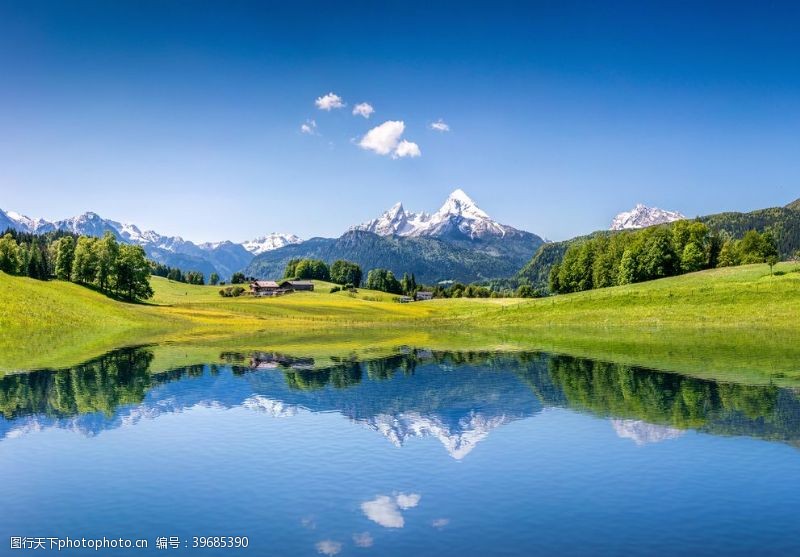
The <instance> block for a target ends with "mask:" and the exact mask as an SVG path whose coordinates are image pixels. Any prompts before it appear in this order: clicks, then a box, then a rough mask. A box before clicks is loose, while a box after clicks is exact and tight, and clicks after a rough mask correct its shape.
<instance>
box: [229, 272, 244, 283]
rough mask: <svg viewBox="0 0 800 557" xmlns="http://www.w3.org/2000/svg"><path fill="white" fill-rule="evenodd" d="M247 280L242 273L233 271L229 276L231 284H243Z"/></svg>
mask: <svg viewBox="0 0 800 557" xmlns="http://www.w3.org/2000/svg"><path fill="white" fill-rule="evenodd" d="M246 281H247V277H245V276H244V273H233V276H232V277H231V284H244V283H245V282H246Z"/></svg>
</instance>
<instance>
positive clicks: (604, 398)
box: [549, 356, 800, 440]
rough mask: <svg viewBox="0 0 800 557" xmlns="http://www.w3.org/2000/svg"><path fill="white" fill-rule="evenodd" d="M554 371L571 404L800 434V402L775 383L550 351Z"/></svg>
mask: <svg viewBox="0 0 800 557" xmlns="http://www.w3.org/2000/svg"><path fill="white" fill-rule="evenodd" d="M549 376H550V378H551V379H552V380H553V382H554V384H556V385H557V386H558V387H559V388H560V389H561V391H562V392H563V393H564V397H565V399H566V401H567V406H569V407H571V408H576V409H582V410H587V411H590V412H592V413H596V414H600V415H603V416H613V417H616V418H633V419H637V420H644V421H646V422H650V423H654V424H663V425H670V426H672V427H677V428H682V429H685V428H694V429H700V430H707V431H711V432H714V433H723V434H732V435H736V434H745V435H755V436H758V437H763V438H769V439H780V440H796V439H798V438H800V431H799V430H800V401H798V397H797V395H796V394H795V393H793V392H791V391H789V390H786V389H779V388H778V387H776V386H774V385H765V386H754V385H740V384H735V383H718V382H715V381H708V380H703V379H696V378H692V377H686V376H683V375H679V374H677V373H664V372H658V371H653V370H648V369H642V368H637V367H632V366H625V365H619V364H611V363H606V362H596V361H592V360H586V359H581V358H573V357H569V356H550V358H549Z"/></svg>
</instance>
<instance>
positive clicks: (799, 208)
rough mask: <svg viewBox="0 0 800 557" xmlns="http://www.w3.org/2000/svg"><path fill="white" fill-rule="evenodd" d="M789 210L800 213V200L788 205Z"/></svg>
mask: <svg viewBox="0 0 800 557" xmlns="http://www.w3.org/2000/svg"><path fill="white" fill-rule="evenodd" d="M786 208H787V209H792V210H793V211H800V199H795V200H794V201H792V202H791V203H789V204H788V205H786Z"/></svg>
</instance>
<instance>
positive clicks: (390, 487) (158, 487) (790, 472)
mask: <svg viewBox="0 0 800 557" xmlns="http://www.w3.org/2000/svg"><path fill="white" fill-rule="evenodd" d="M152 360H153V354H152V350H151V349H150V348H147V347H142V348H133V349H125V350H120V351H116V352H112V353H110V354H107V355H105V356H103V357H101V358H98V359H96V360H93V361H91V362H87V363H86V364H84V365H81V366H78V367H76V368H74V369H69V370H58V371H52V370H43V371H34V372H30V373H27V374H15V375H9V376H5V377H3V378H0V412H1V413H2V418H0V478H2V482H0V500H2V501H3V502H4V504H5V505H4V507H5V511H4V513H3V518H2V520H1V521H0V543H2V545H0V554H3V553H6V552H8V553H10V554H15V553H14V551H12V550H10V538H11V537H12V536H28V537H36V536H42V537H50V536H58V537H66V536H70V537H73V538H79V537H81V536H85V537H93V538H97V537H101V536H107V537H109V538H111V537H124V538H131V539H133V538H143V539H146V540H148V541H149V545H150V548H149V549H148V550H136V549H128V550H120V551H117V552H115V551H113V550H106V551H102V552H99V553H98V554H102V555H115V554H119V555H122V554H128V555H135V554H150V553H154V554H170V553H172V554H175V553H179V554H195V553H196V554H200V555H203V554H206V555H236V554H241V555H315V554H328V555H333V554H341V555H372V554H375V555H412V554H416V555H434V554H435V555H532V554H558V555H586V554H592V555H634V554H635V555H674V554H693V555H719V554H734V555H737V554H738V555H752V554H760V555H768V554H773V555H785V554H797V553H800V541H799V540H798V532H800V515H798V513H797V509H798V508H800V487H798V482H797V479H798V478H800V451H798V444H799V443H800V398H799V397H798V393H797V392H795V391H792V390H787V389H780V388H777V387H774V386H742V385H736V384H725V383H716V382H712V381H706V380H700V379H694V378H690V377H685V376H682V375H678V374H673V373H665V372H659V371H654V370H649V369H643V368H634V367H628V366H620V365H615V364H609V363H604V362H597V361H593V360H588V359H578V358H572V357H567V356H558V355H550V354H545V353H530V354H524V353H523V354H503V353H443V352H431V351H426V350H410V349H405V350H401V351H399V352H398V353H397V354H395V355H393V356H391V357H383V358H376V359H373V360H361V361H357V360H350V359H341V360H336V361H334V362H333V363H332V364H330V365H326V366H320V365H319V364H318V363H317V362H315V361H314V360H313V359H310V358H297V357H292V356H291V355H286V354H273V353H254V354H225V355H223V357H222V358H221V361H226V362H227V363H225V364H219V363H217V364H214V365H198V366H192V367H187V368H180V369H174V370H168V371H160V370H155V369H151V362H152ZM194 536H247V538H248V541H249V547H248V548H247V549H234V550H225V551H222V550H218V549H217V550H214V549H191V548H186V547H183V545H184V544H186V543H188V545H191V544H192V538H193V537H194ZM158 537H167V538H169V537H176V538H178V539H180V544H181V547H180V548H178V549H169V550H167V551H165V550H157V549H155V543H156V538H158ZM18 553H19V552H17V554H18ZM62 553H63V554H67V555H69V554H74V555H79V554H85V551H84V552H81V551H77V550H76V551H72V552H70V551H64V552H62Z"/></svg>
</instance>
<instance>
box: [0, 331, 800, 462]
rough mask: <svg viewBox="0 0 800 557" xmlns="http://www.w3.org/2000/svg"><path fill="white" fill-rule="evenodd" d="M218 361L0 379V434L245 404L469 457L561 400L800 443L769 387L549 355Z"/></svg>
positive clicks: (796, 411) (640, 436)
mask: <svg viewBox="0 0 800 557" xmlns="http://www.w3.org/2000/svg"><path fill="white" fill-rule="evenodd" d="M223 356H224V357H225V359H227V360H229V361H234V362H236V363H235V365H231V366H215V365H211V366H193V367H187V368H181V369H176V370H172V371H169V372H164V373H156V374H153V373H151V372H150V370H149V367H150V363H151V361H152V359H153V356H152V352H151V351H150V349H148V348H146V347H145V348H129V349H123V350H118V351H115V352H111V353H109V354H106V355H105V356H103V357H101V358H97V359H95V360H92V361H89V362H86V363H85V364H82V365H80V366H77V367H75V368H72V369H68V370H59V371H35V372H30V373H27V374H17V375H8V376H5V377H2V378H0V414H2V418H0V439H2V438H9V437H14V436H19V435H22V434H24V433H26V432H30V431H37V430H41V429H46V428H54V427H55V428H63V429H69V430H73V431H79V432H82V433H83V434H86V435H96V434H98V433H100V432H102V431H104V430H107V429H113V428H116V427H120V426H124V425H128V424H135V423H136V422H138V421H139V420H142V419H152V418H155V417H157V416H159V415H162V414H165V413H178V412H182V411H184V410H186V409H189V408H192V407H196V406H212V407H218V408H234V407H245V408H250V409H252V410H254V411H259V412H264V413H266V414H268V415H270V416H274V417H279V418H283V417H291V416H293V415H295V414H296V413H297V412H298V411H301V410H302V411H310V412H338V413H340V414H342V415H344V416H346V417H348V418H349V419H350V420H352V421H353V422H355V423H359V424H363V425H365V426H366V427H369V428H371V429H373V430H375V431H377V432H379V433H381V434H382V435H384V436H385V437H386V438H387V439H389V440H390V441H391V442H392V443H394V444H395V445H398V446H402V445H403V444H404V443H406V442H407V441H408V440H409V439H412V438H415V437H435V438H436V439H438V440H439V441H440V442H441V443H442V444H443V445H444V446H445V448H446V449H447V451H448V453H449V454H450V455H451V456H452V457H453V458H456V459H461V458H464V457H465V456H466V455H467V454H469V453H470V451H472V450H473V449H474V448H475V446H476V444H477V443H479V442H480V441H481V440H483V439H485V438H486V437H487V436H488V435H489V433H490V432H491V431H493V430H494V429H496V428H498V427H500V426H501V425H504V424H507V423H510V422H511V421H514V420H519V419H523V418H526V417H529V416H532V415H535V414H536V413H538V412H539V411H540V410H541V409H542V408H543V407H546V406H560V407H566V408H570V409H575V410H578V411H583V412H589V413H592V414H596V415H599V416H602V417H610V418H613V420H612V425H613V427H614V429H615V431H616V432H617V434H618V435H619V436H620V437H624V438H629V439H632V440H633V441H634V442H636V443H637V444H644V443H651V442H657V441H662V440H666V439H673V438H676V437H678V436H680V435H681V434H682V432H683V431H684V430H685V429H687V428H692V429H696V430H700V431H704V432H708V433H713V434H724V435H749V436H754V437H760V438H764V439H770V440H777V441H784V442H790V443H793V444H797V443H798V442H800V401H798V397H797V395H796V393H794V392H792V391H790V390H786V389H779V388H777V387H774V386H760V387H754V386H742V385H736V384H724V383H716V382H713V381H704V380H699V379H694V378H689V377H684V376H681V375H679V374H673V373H663V372H656V371H652V370H647V369H641V368H634V367H630V366H622V365H616V364H609V363H604V362H596V361H593V360H587V359H580V358H572V357H566V356H553V355H549V354H544V353H528V354H525V353H521V354H507V353H440V352H430V351H413V350H409V351H405V352H403V353H400V354H397V355H394V356H391V357H388V358H380V359H373V360H367V361H355V360H338V361H334V363H333V364H332V365H329V366H326V367H321V368H320V367H317V368H316V369H315V363H314V360H311V359H308V358H292V357H289V356H284V355H279V354H267V353H258V354H255V355H253V356H252V358H251V359H249V360H248V359H247V358H244V357H242V356H237V355H230V354H228V355H223ZM245 362H247V363H248V365H247V366H244V365H242V364H243V363H245Z"/></svg>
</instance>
